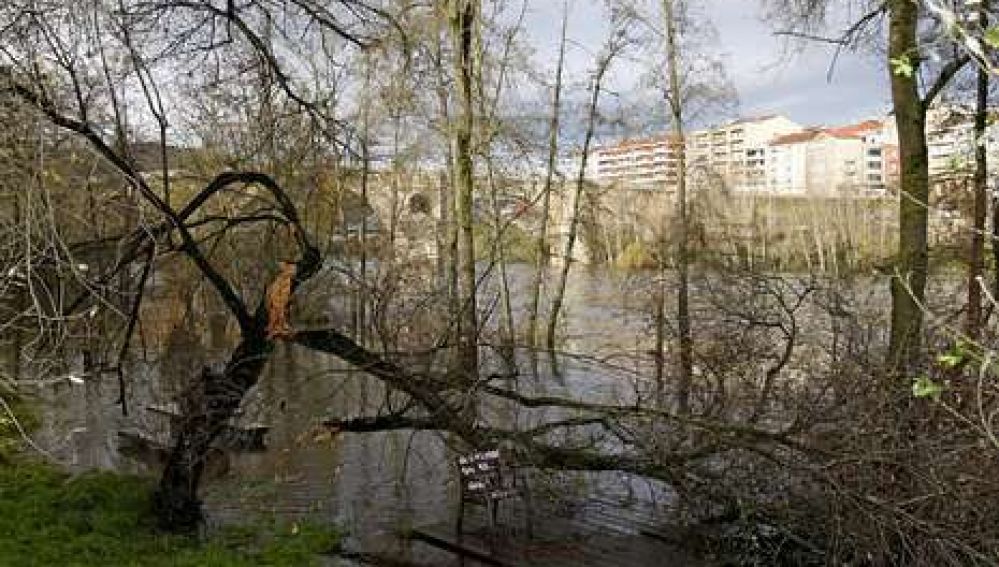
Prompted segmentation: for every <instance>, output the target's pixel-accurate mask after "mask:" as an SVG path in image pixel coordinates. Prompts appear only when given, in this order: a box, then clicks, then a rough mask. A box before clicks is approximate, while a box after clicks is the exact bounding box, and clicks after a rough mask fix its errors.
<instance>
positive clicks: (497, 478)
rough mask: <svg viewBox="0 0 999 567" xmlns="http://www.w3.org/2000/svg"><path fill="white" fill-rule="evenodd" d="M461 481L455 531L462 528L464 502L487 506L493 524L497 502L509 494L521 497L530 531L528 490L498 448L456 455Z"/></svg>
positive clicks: (494, 523) (524, 482)
mask: <svg viewBox="0 0 999 567" xmlns="http://www.w3.org/2000/svg"><path fill="white" fill-rule="evenodd" d="M458 472H459V477H460V481H461V498H460V500H459V502H458V522H457V531H458V533H459V534H460V533H461V531H462V522H463V519H464V516H465V502H472V503H475V504H481V505H484V506H485V507H486V514H487V516H488V517H489V527H490V528H491V529H495V528H496V517H497V513H498V511H499V503H500V502H502V501H504V500H507V499H510V498H518V497H519V498H521V499H522V500H523V502H524V504H525V507H526V511H527V521H526V523H527V531H528V533H530V532H531V506H530V492H529V490H528V485H527V482H526V481H524V479H522V478H521V479H519V480H518V475H517V469H516V468H515V467H514V466H512V465H511V464H510V463H506V462H504V461H503V459H502V457H501V454H500V451H499V449H493V450H490V451H483V452H479V453H470V454H467V455H461V456H459V457H458Z"/></svg>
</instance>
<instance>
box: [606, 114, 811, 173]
mask: <svg viewBox="0 0 999 567" xmlns="http://www.w3.org/2000/svg"><path fill="white" fill-rule="evenodd" d="M801 129H802V127H801V125H799V124H797V123H795V122H793V121H791V120H789V119H787V118H785V117H783V116H762V117H757V118H747V119H741V120H736V121H734V122H731V123H729V124H726V125H724V126H721V127H719V128H713V129H710V130H698V131H695V132H692V133H690V134H689V135H688V136H687V139H686V158H687V173H688V177H689V178H690V180H692V181H694V180H696V179H699V178H701V177H703V176H709V177H713V178H716V179H720V180H721V181H722V182H723V183H724V184H725V185H726V186H728V187H732V188H734V189H735V190H740V191H763V190H766V188H767V183H768V181H767V146H768V144H769V143H770V141H771V140H772V139H774V138H775V137H776V136H779V135H781V134H786V133H789V132H795V131H800V130H801ZM677 150H678V142H677V140H676V139H675V138H673V137H671V136H658V137H651V138H645V139H639V140H626V141H623V142H620V143H618V144H614V145H610V146H605V147H601V148H598V149H596V150H595V151H594V153H593V158H592V161H593V162H594V163H595V167H594V168H593V170H592V171H593V173H592V175H591V177H592V179H593V180H594V181H596V182H598V183H603V184H611V183H620V184H624V185H629V186H633V187H650V188H652V187H656V188H665V189H666V190H670V189H672V188H675V187H676V183H677V169H678V164H679V155H678V153H679V152H678V151H677Z"/></svg>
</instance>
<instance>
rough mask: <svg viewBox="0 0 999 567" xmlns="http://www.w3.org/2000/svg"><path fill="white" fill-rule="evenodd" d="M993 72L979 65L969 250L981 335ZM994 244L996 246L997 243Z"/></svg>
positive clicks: (974, 325)
mask: <svg viewBox="0 0 999 567" xmlns="http://www.w3.org/2000/svg"><path fill="white" fill-rule="evenodd" d="M987 9H988V0H986V1H985V2H984V3H983V5H982V6H981V7H980V8H979V12H978V14H979V20H980V21H981V23H982V24H983V25H985V24H987V19H986V18H987V15H986V11H987ZM988 99H989V74H988V72H987V71H985V69H982V68H979V69H978V77H977V85H976V104H975V177H974V192H975V194H974V205H973V210H972V223H971V245H970V249H969V251H968V254H969V258H968V318H967V321H966V324H965V332H966V333H967V334H968V336H969V337H972V338H977V337H978V336H979V335H980V334H981V331H982V283H983V281H984V280H983V279H982V277H983V275H984V273H985V215H986V206H987V200H986V199H987V194H988V161H987V160H988V152H987V151H986V147H985V126H986V119H987V117H988V102H989V100H988ZM993 247H994V246H993Z"/></svg>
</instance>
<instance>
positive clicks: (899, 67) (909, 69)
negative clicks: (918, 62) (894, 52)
mask: <svg viewBox="0 0 999 567" xmlns="http://www.w3.org/2000/svg"><path fill="white" fill-rule="evenodd" d="M889 63H891V72H892V73H894V74H896V75H899V76H902V77H906V78H909V79H911V78H912V74H913V73H914V72H915V69H914V68H913V66H912V59H910V58H909V56H908V55H903V56H901V57H893V58H891V59H890V60H889Z"/></svg>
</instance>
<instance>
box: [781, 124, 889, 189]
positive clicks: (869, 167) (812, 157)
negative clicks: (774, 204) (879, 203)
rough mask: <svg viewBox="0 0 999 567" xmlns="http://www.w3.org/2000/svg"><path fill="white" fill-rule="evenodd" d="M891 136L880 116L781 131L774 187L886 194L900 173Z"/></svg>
mask: <svg viewBox="0 0 999 567" xmlns="http://www.w3.org/2000/svg"><path fill="white" fill-rule="evenodd" d="M886 139H887V138H886V134H885V123H884V122H881V121H877V120H868V121H865V122H861V123H859V124H852V125H849V126H842V127H838V128H810V129H808V130H805V131H803V132H796V133H793V134H788V135H784V136H779V137H777V138H775V139H774V140H773V142H772V143H771V144H770V147H769V156H770V159H769V164H770V170H769V179H770V186H769V189H770V192H771V193H774V194H784V195H806V194H807V195H815V196H819V195H827V196H831V195H840V196H842V195H864V196H877V195H883V194H885V193H886V192H887V188H888V186H889V184H890V183H891V182H892V180H893V179H897V176H898V152H897V150H893V149H892V147H891V144H888V143H886ZM886 150H887V151H886Z"/></svg>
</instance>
